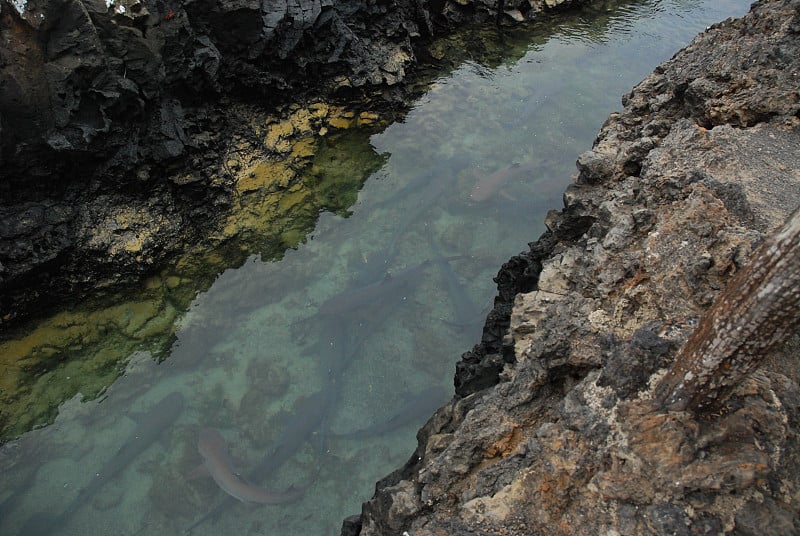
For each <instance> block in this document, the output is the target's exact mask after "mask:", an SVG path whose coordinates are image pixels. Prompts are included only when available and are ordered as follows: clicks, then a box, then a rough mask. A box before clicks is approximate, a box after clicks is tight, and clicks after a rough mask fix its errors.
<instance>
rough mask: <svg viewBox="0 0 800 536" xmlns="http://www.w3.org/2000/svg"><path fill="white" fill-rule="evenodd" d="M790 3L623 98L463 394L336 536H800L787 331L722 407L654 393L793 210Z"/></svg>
mask: <svg viewBox="0 0 800 536" xmlns="http://www.w3.org/2000/svg"><path fill="white" fill-rule="evenodd" d="M798 81H800V1H798V0H771V1H762V2H757V3H756V4H754V6H753V7H752V9H751V12H750V13H749V14H748V15H747V16H745V17H743V18H742V19H738V20H728V21H725V22H722V23H720V24H718V25H715V26H713V27H711V28H709V29H708V30H707V31H706V32H704V33H703V34H701V35H700V36H698V37H697V38H696V39H695V40H694V41H693V42H692V43H691V44H690V45H689V46H688V47H686V48H685V49H684V50H682V51H681V52H679V53H678V54H676V55H675V56H674V57H673V58H672V59H671V60H669V61H668V62H666V63H664V64H663V65H661V66H660V67H658V68H657V69H656V70H655V71H654V72H653V73H652V74H651V75H649V76H648V77H647V78H646V79H645V80H643V81H642V82H641V83H640V84H639V85H638V86H636V87H635V88H634V90H633V91H632V92H631V93H630V94H628V95H625V96H624V97H623V106H624V108H623V109H622V110H621V111H620V112H619V113H615V114H612V115H611V116H610V117H609V118H608V120H607V121H606V123H605V124H604V125H603V127H602V129H601V131H600V133H599V135H598V137H597V140H596V142H595V144H594V146H593V148H592V149H591V150H590V151H588V152H586V153H585V154H583V155H582V156H581V157H580V158H579V160H578V170H579V172H578V174H577V176H576V178H575V181H574V184H573V185H572V186H570V187H569V188H568V189H567V191H566V192H565V194H564V208H563V209H562V210H561V211H553V212H551V213H550V215H549V216H548V220H547V225H548V231H547V232H546V233H545V234H544V235H543V236H542V237H541V238H540V239H539V240H538V241H536V242H533V243H531V245H530V251H527V252H524V253H521V254H520V255H519V256H517V257H514V258H512V259H510V260H509V261H508V262H507V263H506V264H505V265H504V266H503V267H502V268H501V269H500V271H499V272H498V275H497V278H496V282H497V284H498V297H497V299H496V307H495V309H494V311H493V312H492V313H491V314H490V315H489V318H488V320H487V323H486V327H485V328H484V334H483V340H482V342H481V344H479V345H478V346H476V347H475V348H474V349H473V350H472V351H471V352H467V353H466V354H464V356H462V359H461V361H460V362H459V364H458V367H457V372H456V378H455V383H456V392H457V395H456V397H455V398H454V399H453V401H452V402H451V403H449V404H448V405H446V406H444V407H442V408H441V409H440V410H439V411H438V412H436V414H435V415H434V416H433V417H432V418H431V419H430V420H429V422H428V423H427V424H426V425H425V426H424V427H423V428H422V429H421V430H420V432H419V433H418V436H417V437H418V440H419V444H418V448H417V450H416V452H415V453H414V455H413V456H412V457H411V459H410V460H409V461H408V462H407V464H406V465H405V466H404V467H402V468H400V469H398V470H397V471H396V472H394V473H392V474H391V475H389V476H388V477H386V478H385V479H384V480H382V481H380V482H379V483H378V484H377V487H376V493H375V495H374V497H373V498H372V499H371V500H369V501H368V502H366V503H365V504H364V506H363V510H362V513H361V514H360V515H357V516H353V517H351V518H348V519H347V520H346V521H345V522H344V526H343V530H342V534H344V535H355V534H360V535H361V536H369V535H389V534H392V535H399V534H408V535H410V536H433V535H462V534H463V535H466V534H482V535H490V534H491V535H494V534H497V535H499V534H504V535H513V534H517V535H531V534H548V535H550V534H565V535H566V534H608V535H612V534H762V535H769V534H775V535H784V534H798V533H800V470H798V468H799V467H800V442H799V441H798V439H800V436H799V432H800V388H798V376H800V375H798V372H797V358H798V355H799V354H800V350H798V347H800V344H798V337H797V336H795V337H794V338H793V339H791V340H790V341H789V342H788V343H786V344H785V345H784V346H782V347H781V348H780V349H779V350H777V351H775V352H774V355H772V356H771V358H770V359H769V360H768V361H767V364H766V365H765V366H764V367H762V368H761V369H760V370H758V371H757V372H755V373H754V374H752V375H751V377H750V378H749V380H747V381H746V382H745V383H744V384H742V385H741V386H740V387H739V389H738V391H737V392H736V393H735V395H734V396H733V397H732V398H731V399H730V400H729V402H728V403H727V406H726V407H725V409H724V410H723V411H721V412H719V413H717V414H714V415H709V416H706V417H705V418H702V419H699V418H697V417H695V416H694V415H693V414H692V413H690V412H677V411H673V412H668V411H655V410H654V409H653V407H652V404H651V403H650V400H651V398H652V389H653V386H654V384H655V383H656V381H657V380H658V379H659V378H660V377H661V376H662V375H663V374H664V372H665V370H666V368H667V367H668V366H669V365H670V363H671V362H672V360H673V358H674V356H675V353H676V350H677V349H678V348H679V347H680V346H681V344H682V343H683V342H684V341H685V340H686V338H687V336H688V334H689V333H690V332H691V331H692V329H693V328H694V326H695V325H696V324H697V321H698V318H699V317H700V316H701V315H702V314H703V312H704V311H705V310H706V309H707V308H708V307H709V306H710V304H711V303H712V301H713V299H714V297H715V296H716V295H717V294H718V293H719V292H720V290H721V289H722V288H724V286H725V284H726V282H727V281H728V280H729V278H730V277H731V275H732V274H734V273H736V272H737V271H738V270H739V269H740V268H741V267H742V266H743V265H744V264H745V263H746V262H747V260H748V258H749V256H750V255H751V253H752V252H753V250H754V248H755V246H756V245H757V244H758V243H759V241H760V240H761V239H762V237H763V236H764V234H765V233H767V232H769V231H770V230H772V229H774V228H776V227H777V226H779V225H780V224H781V223H782V222H783V221H784V220H785V219H786V217H787V216H788V215H789V214H790V213H791V212H792V211H793V210H794V209H795V208H796V207H798V205H800V151H799V150H798V148H800V95H798Z"/></svg>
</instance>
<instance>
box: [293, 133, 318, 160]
mask: <svg viewBox="0 0 800 536" xmlns="http://www.w3.org/2000/svg"><path fill="white" fill-rule="evenodd" d="M316 148H317V140H316V138H314V137H311V136H309V137H308V138H303V139H301V140H298V141H296V142H295V144H294V147H292V155H291V156H292V157H294V158H309V157H311V156H314V151H315V150H316Z"/></svg>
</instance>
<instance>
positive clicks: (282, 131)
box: [264, 121, 294, 149]
mask: <svg viewBox="0 0 800 536" xmlns="http://www.w3.org/2000/svg"><path fill="white" fill-rule="evenodd" d="M292 134H294V126H293V125H292V124H291V122H289V121H282V122H280V123H274V124H272V125H269V126H268V127H267V132H266V135H265V136H264V144H265V145H266V146H267V148H270V149H275V148H276V147H277V145H278V143H279V142H282V141H284V140H286V139H287V138H289V137H291V136H292Z"/></svg>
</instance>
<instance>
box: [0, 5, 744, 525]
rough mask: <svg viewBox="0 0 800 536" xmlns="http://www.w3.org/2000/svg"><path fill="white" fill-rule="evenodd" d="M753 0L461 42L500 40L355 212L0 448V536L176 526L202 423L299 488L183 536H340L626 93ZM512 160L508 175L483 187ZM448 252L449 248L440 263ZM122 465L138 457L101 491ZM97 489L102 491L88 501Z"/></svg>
mask: <svg viewBox="0 0 800 536" xmlns="http://www.w3.org/2000/svg"><path fill="white" fill-rule="evenodd" d="M746 8H747V2H744V1H739V0H730V1H727V0H726V1H722V0H707V1H694V0H692V1H660V2H659V1H650V2H639V3H633V4H628V5H627V6H625V7H622V8H615V9H614V10H610V11H608V12H598V10H596V9H595V10H594V11H592V12H591V13H590V12H586V14H585V16H580V15H579V16H571V17H569V19H568V21H567V22H566V23H562V24H561V25H560V27H559V26H557V27H556V28H555V29H554V28H553V27H549V28H537V29H534V30H527V31H525V32H523V31H519V30H516V31H514V32H513V33H507V34H505V35H499V34H496V32H492V31H485V32H484V33H483V34H481V35H478V34H473V35H467V36H461V37H460V39H463V41H462V42H459V41H456V40H453V41H450V44H451V46H454V47H455V46H464V47H465V48H467V47H466V46H465V45H463V43H468V42H474V41H476V40H478V41H481V42H483V43H485V42H486V41H485V40H486V38H487V35H488V36H490V37H492V38H498V37H499V43H498V42H494V43H493V44H492V49H491V51H490V52H489V53H488V56H490V57H493V58H494V59H491V58H490V59H485V58H484V59H482V58H480V57H477V56H476V57H475V58H473V59H469V60H465V61H464V63H463V64H461V65H460V66H459V67H457V68H456V69H455V70H454V71H452V72H451V73H450V74H449V75H447V76H445V77H443V78H441V79H439V80H437V81H436V82H435V83H434V84H433V85H432V87H431V88H430V90H429V91H428V92H427V93H426V94H425V95H424V96H423V97H422V98H420V99H419V101H418V102H417V103H416V104H415V106H414V109H413V110H412V111H411V112H410V113H409V114H408V116H407V117H406V118H405V119H404V121H403V122H402V123H398V124H394V125H392V126H390V127H388V128H387V129H386V130H385V131H383V132H382V133H380V134H376V135H374V136H373V137H372V138H371V144H372V146H373V147H374V150H375V151H376V152H377V153H386V154H387V155H388V158H387V160H386V164H385V165H384V166H383V168H382V169H381V170H380V171H378V172H376V173H375V174H374V176H373V177H372V178H371V179H370V180H368V181H367V183H366V185H365V186H364V188H363V189H362V190H361V192H360V193H359V197H358V201H357V202H356V204H355V205H354V206H353V207H352V209H351V212H352V214H351V215H350V217H348V218H342V217H340V216H336V215H333V214H329V213H328V214H323V215H322V216H321V217H320V220H319V223H318V225H317V228H316V230H315V231H314V233H313V235H312V236H311V237H310V238H309V240H307V242H306V243H305V244H303V245H301V246H300V247H299V248H298V249H296V250H291V251H289V252H288V253H287V254H286V255H285V257H284V258H283V260H281V261H280V262H271V263H267V262H262V261H261V260H260V259H259V258H257V257H254V258H251V259H250V260H249V261H248V262H247V263H245V264H244V265H243V266H241V267H240V268H237V269H235V270H233V269H232V270H228V271H226V272H224V273H223V274H221V275H220V276H219V278H218V279H217V281H216V282H215V283H214V285H213V286H212V287H211V288H210V289H209V290H208V291H207V292H205V293H203V294H202V295H200V296H199V297H198V298H197V299H196V300H195V302H194V303H193V305H192V307H191V309H190V310H189V312H188V313H187V314H186V315H184V317H183V318H182V320H181V327H180V329H179V330H178V334H177V341H176V342H175V344H174V345H173V347H172V350H171V355H170V356H169V357H168V358H167V359H166V360H165V361H163V362H162V363H161V364H156V363H155V362H154V361H153V360H152V359H151V358H150V357H149V356H148V355H147V354H145V353H142V354H141V355H136V356H133V357H132V359H131V360H130V363H129V365H128V368H127V370H126V373H125V374H124V375H123V376H122V378H121V379H120V380H119V381H117V382H116V383H115V384H114V385H113V386H111V387H110V388H109V389H108V391H107V393H106V394H105V396H104V397H103V398H102V399H101V400H99V401H95V402H91V403H80V402H78V401H77V400H74V401H71V402H68V403H66V404H65V405H64V406H63V407H62V408H61V411H60V415H59V417H58V419H57V420H56V422H55V423H54V424H53V425H51V426H48V427H45V428H42V429H39V430H35V431H33V432H30V433H28V434H25V435H24V436H23V437H22V438H20V439H19V440H16V441H12V442H9V443H7V444H5V445H3V446H2V447H0V471H1V472H2V474H3V478H2V480H0V533H2V534H18V533H22V532H23V527H26V529H25V530H28V529H30V532H29V533H32V534H75V535H85V534H114V535H133V534H181V533H183V531H184V530H185V529H187V528H188V527H189V526H190V525H191V524H192V523H193V522H194V521H195V520H197V519H198V518H200V517H201V516H203V515H204V514H205V513H207V512H208V511H210V510H211V509H213V508H214V507H215V506H216V505H217V504H219V503H220V501H222V500H223V499H224V498H225V497H226V496H225V495H224V494H223V493H222V492H221V491H220V490H219V488H218V487H217V485H216V484H215V483H214V482H213V481H212V480H211V479H210V478H207V477H203V476H198V475H197V473H198V471H196V470H195V469H196V467H197V466H198V465H200V464H201V462H202V458H201V455H200V454H199V452H198V437H199V431H200V429H201V428H203V427H209V428H214V429H216V430H218V431H219V432H220V433H221V434H222V436H223V437H224V438H225V440H226V443H227V448H228V450H229V451H230V458H231V463H232V465H233V466H234V467H235V470H236V471H238V472H239V473H241V474H242V475H244V476H248V475H252V474H253V471H254V470H256V468H257V467H258V466H259V464H261V471H260V472H261V473H262V474H267V473H268V475H267V477H266V478H265V479H264V480H263V481H259V482H255V484H258V485H259V486H261V487H262V488H268V489H270V490H273V491H276V492H277V493H278V494H279V495H280V494H281V493H284V494H285V492H287V490H289V494H290V495H292V494H295V495H297V493H294V492H295V491H297V490H298V489H302V490H304V491H305V493H304V494H303V495H302V497H300V498H298V499H297V500H295V501H293V502H288V503H285V504H277V505H247V504H240V503H238V502H235V501H234V504H233V505H232V506H226V507H225V508H224V509H223V510H222V512H221V514H220V515H219V516H217V517H215V518H213V519H209V520H206V521H205V522H203V523H201V524H200V525H198V526H197V527H195V528H194V529H193V532H192V533H193V534H270V535H272V534H280V535H322V534H325V535H334V534H337V533H338V531H339V527H340V524H341V520H342V519H343V518H344V517H346V516H347V515H350V514H353V513H357V512H358V511H359V510H360V505H361V502H362V501H364V500H366V499H368V498H369V497H370V496H371V495H372V492H373V489H374V483H375V481H376V480H378V479H380V478H381V477H383V476H385V475H386V474H387V473H388V472H390V471H391V470H393V469H395V468H397V467H399V466H401V465H402V464H403V463H404V462H405V461H406V460H407V458H408V457H409V456H410V455H411V453H412V452H413V449H414V447H415V444H416V441H415V431H416V430H417V429H418V428H419V427H420V425H421V424H422V423H424V422H425V421H426V420H427V418H428V417H429V415H430V413H431V411H432V409H431V408H432V407H435V406H438V405H439V404H441V403H443V402H444V401H446V400H447V399H448V398H449V397H450V396H452V375H453V371H454V365H455V362H456V361H457V360H458V358H459V356H460V355H461V353H462V352H464V351H465V350H468V349H470V348H471V347H472V346H473V345H474V344H475V343H476V342H477V341H478V339H479V337H480V330H481V323H480V319H481V318H482V316H484V315H485V313H486V309H487V306H488V304H489V303H490V301H491V299H492V297H493V295H494V284H493V282H492V277H493V276H494V275H495V273H496V272H497V269H498V267H499V266H500V264H501V263H502V262H503V261H504V260H506V259H507V258H508V257H510V256H511V255H514V254H516V253H518V252H519V251H521V250H523V249H525V247H526V244H527V242H529V241H531V240H534V239H535V238H536V237H538V236H539V235H540V234H541V232H542V231H543V230H544V229H543V224H542V222H543V220H544V216H545V214H546V212H547V210H549V209H551V208H558V207H559V206H560V198H561V192H562V191H563V189H564V188H565V187H566V185H567V184H568V183H569V180H570V176H571V175H572V174H573V173H574V162H575V160H576V158H577V156H578V155H579V154H580V153H581V152H582V151H584V150H586V149H588V148H589V147H590V146H591V143H592V140H593V138H594V136H595V135H596V132H597V130H598V129H599V127H600V125H601V124H602V122H603V121H604V120H605V118H606V116H607V115H608V114H609V113H610V112H612V111H614V110H615V109H618V108H619V99H620V96H621V95H622V94H623V93H625V92H627V91H629V90H630V88H631V87H632V86H633V85H634V84H635V83H636V82H638V81H639V80H640V79H641V78H642V77H644V76H645V75H646V74H647V73H648V72H650V71H651V70H652V69H653V67H655V65H657V64H658V63H660V62H661V61H663V60H665V59H667V58H668V57H669V56H670V55H671V54H673V53H674V52H675V51H676V50H677V49H678V48H680V47H682V46H684V45H685V44H687V43H688V42H689V40H690V39H691V38H692V37H693V36H694V35H695V34H696V33H698V32H699V31H702V30H703V29H704V28H705V27H706V26H707V25H709V24H711V23H713V22H716V21H719V20H722V19H723V18H725V17H728V16H738V15H741V14H743V13H744V12H745V10H746ZM459 43H461V45H459ZM514 164H519V167H516V168H515V167H511V166H513V165H514ZM500 170H506V172H505V174H504V175H505V176H504V177H501V178H502V180H498V181H488V182H481V180H482V179H485V178H486V177H490V176H492V174H494V173H496V172H498V171H500ZM476 184H478V185H480V186H481V187H480V188H479V189H478V190H474V188H475V186H476ZM483 197H487V199H485V200H480V201H477V200H476V199H475V198H483ZM450 256H459V258H455V259H450V260H449V261H448V262H442V261H441V259H442V258H443V257H450ZM426 261H432V262H428V263H427V264H426ZM387 273H388V274H389V275H387ZM348 290H349V292H348ZM343 293H344V294H343ZM170 393H180V395H181V397H182V401H183V403H182V406H181V407H180V408H177V409H176V410H175V411H174V412H173V411H172V409H173V407H174V404H173V405H166V406H156V404H158V403H159V401H160V400H162V399H163V398H164V397H166V396H168V395H169V394H170ZM422 401H424V402H425V403H419V404H417V405H416V407H415V403H416V402H422ZM173 402H174V400H173ZM154 407H157V409H156V410H153V408H154ZM137 415H140V416H139V421H138V422H137V420H135V418H136V416H137ZM400 416H403V417H408V418H403V419H400V418H399V417H400ZM394 417H397V419H396V421H391V419H393V418H394ZM386 423H389V424H390V426H382V428H384V430H383V431H380V432H376V433H366V434H362V435H363V437H347V436H344V437H337V435H336V434H344V433H346V432H349V431H353V430H359V429H362V428H365V427H369V426H371V425H383V424H386ZM306 429H307V430H306ZM155 436H158V439H157V440H155V439H154V437H155ZM138 440H141V441H142V443H141V445H139V442H138ZM124 446H127V447H126V448H127V449H131V450H130V451H126V450H122V451H120V450H119V449H120V448H121V447H124ZM131 452H132V453H131ZM283 458H286V461H285V463H282V464H281V465H280V466H279V467H274V468H273V467H271V466H270V460H282V459H283ZM115 459H116V460H119V459H123V460H125V461H127V463H125V464H122V465H121V466H120V467H119V470H118V472H117V474H116V475H115V476H114V478H108V479H107V481H106V479H105V476H106V475H105V474H104V473H103V468H104V467H107V466H106V465H105V464H106V463H107V462H108V461H109V460H115ZM264 460H266V462H264ZM92 482H102V483H103V485H102V486H98V488H97V492H96V493H92V494H91V495H90V496H87V495H86V494H84V495H83V496H81V495H79V493H80V491H81V490H82V489H85V488H86V487H87V486H89V485H91V484H92ZM291 486H295V487H294V488H292V487H291ZM76 497H78V498H77V499H76ZM65 510H66V511H67V512H68V513H67V514H61V513H62V512H64V511H65ZM46 513H49V514H50V515H51V516H54V517H55V520H52V519H50V520H49V518H47V517H46V515H45V514H46ZM26 523H27V525H26ZM32 527H35V528H32Z"/></svg>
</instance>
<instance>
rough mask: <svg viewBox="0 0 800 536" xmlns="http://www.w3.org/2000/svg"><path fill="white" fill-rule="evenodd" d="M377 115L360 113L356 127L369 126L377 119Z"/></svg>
mask: <svg viewBox="0 0 800 536" xmlns="http://www.w3.org/2000/svg"><path fill="white" fill-rule="evenodd" d="M379 117H380V116H379V115H378V114H376V113H374V112H361V113H360V114H358V126H364V125H371V124H373V123H375V122H376V121H377V120H378V119H379Z"/></svg>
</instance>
